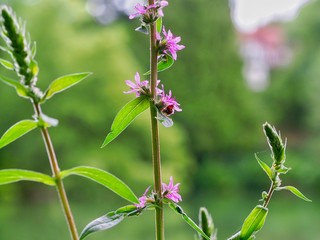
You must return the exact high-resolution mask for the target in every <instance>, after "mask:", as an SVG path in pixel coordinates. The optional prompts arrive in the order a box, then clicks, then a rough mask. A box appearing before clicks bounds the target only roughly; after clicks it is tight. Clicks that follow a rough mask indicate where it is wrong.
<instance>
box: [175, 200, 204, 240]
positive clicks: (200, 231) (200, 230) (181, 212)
mask: <svg viewBox="0 0 320 240" xmlns="http://www.w3.org/2000/svg"><path fill="white" fill-rule="evenodd" d="M169 207H170V208H171V209H173V210H174V211H175V212H176V213H178V214H180V215H181V216H182V218H183V220H184V221H185V222H186V223H188V224H189V226H191V227H192V228H193V229H194V230H196V231H197V232H198V233H199V234H200V235H201V236H202V237H204V238H205V239H207V240H210V237H208V236H207V235H206V234H205V233H204V232H203V231H202V229H201V228H200V227H199V226H198V225H197V224H196V223H195V222H194V221H193V220H192V219H191V218H190V217H189V216H188V215H187V214H186V213H185V212H184V211H183V209H182V208H181V207H180V206H179V205H178V204H175V203H169Z"/></svg>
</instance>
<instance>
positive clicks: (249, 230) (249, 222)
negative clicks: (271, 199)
mask: <svg viewBox="0 0 320 240" xmlns="http://www.w3.org/2000/svg"><path fill="white" fill-rule="evenodd" d="M267 214H268V209H267V208H265V207H263V206H261V205H258V206H256V207H255V208H254V209H253V210H252V211H251V213H250V214H249V216H248V217H247V218H246V219H245V221H244V223H243V225H242V228H241V232H240V238H239V239H241V240H246V239H249V238H250V237H252V235H253V234H255V233H256V232H258V231H259V230H260V229H261V228H262V227H263V225H264V222H265V220H266V217H267Z"/></svg>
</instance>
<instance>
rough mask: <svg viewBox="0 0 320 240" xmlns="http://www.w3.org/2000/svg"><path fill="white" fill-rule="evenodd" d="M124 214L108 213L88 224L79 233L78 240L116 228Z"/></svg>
mask: <svg viewBox="0 0 320 240" xmlns="http://www.w3.org/2000/svg"><path fill="white" fill-rule="evenodd" d="M124 216H125V215H124V214H116V213H114V212H111V213H108V214H106V215H105V216H102V217H99V218H97V219H95V220H93V221H92V222H90V223H89V224H88V225H87V226H86V227H85V228H84V229H83V230H82V232H81V234H80V237H79V240H82V239H84V238H85V237H87V236H88V235H89V234H91V233H95V232H99V231H103V230H107V229H109V228H112V227H114V226H116V225H117V224H118V223H120V222H121V221H122V220H123V219H124Z"/></svg>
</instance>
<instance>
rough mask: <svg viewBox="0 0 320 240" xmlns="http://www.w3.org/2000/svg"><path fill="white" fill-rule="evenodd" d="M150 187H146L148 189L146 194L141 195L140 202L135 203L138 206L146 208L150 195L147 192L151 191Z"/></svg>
mask: <svg viewBox="0 0 320 240" xmlns="http://www.w3.org/2000/svg"><path fill="white" fill-rule="evenodd" d="M149 188H150V187H148V188H147V189H146V191H145V192H144V194H143V195H142V196H141V197H139V203H138V204H136V203H135V204H134V205H135V206H136V207H137V208H140V209H141V208H145V206H146V203H147V199H148V197H147V192H148V191H149Z"/></svg>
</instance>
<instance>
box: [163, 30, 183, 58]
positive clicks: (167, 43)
mask: <svg viewBox="0 0 320 240" xmlns="http://www.w3.org/2000/svg"><path fill="white" fill-rule="evenodd" d="M162 33H163V35H164V40H162V41H161V37H160V34H158V35H157V39H158V40H160V41H161V42H160V46H159V48H160V53H161V52H163V53H165V54H170V55H171V56H172V58H173V59H174V60H177V51H180V50H182V49H184V48H185V46H184V45H179V44H178V43H179V42H180V41H181V37H176V36H174V35H173V34H172V32H171V31H170V30H168V32H166V29H165V28H164V27H163V31H162Z"/></svg>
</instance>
